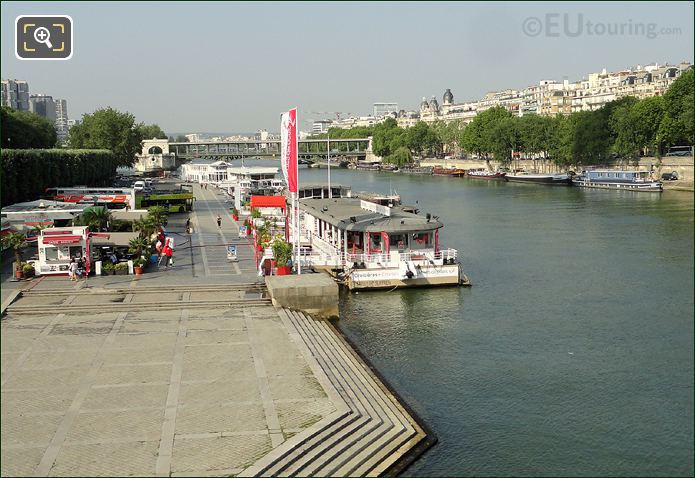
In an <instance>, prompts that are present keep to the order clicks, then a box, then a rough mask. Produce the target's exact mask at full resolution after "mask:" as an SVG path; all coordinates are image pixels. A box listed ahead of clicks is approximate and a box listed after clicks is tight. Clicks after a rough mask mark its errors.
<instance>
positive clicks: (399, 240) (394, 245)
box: [389, 234, 408, 252]
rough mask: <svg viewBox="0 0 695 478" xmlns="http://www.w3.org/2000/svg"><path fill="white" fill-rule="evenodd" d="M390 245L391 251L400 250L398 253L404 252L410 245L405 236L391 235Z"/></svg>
mask: <svg viewBox="0 0 695 478" xmlns="http://www.w3.org/2000/svg"><path fill="white" fill-rule="evenodd" d="M389 243H390V244H391V249H392V250H394V249H398V252H404V251H405V248H406V246H407V245H408V238H407V236H406V235H405V234H389Z"/></svg>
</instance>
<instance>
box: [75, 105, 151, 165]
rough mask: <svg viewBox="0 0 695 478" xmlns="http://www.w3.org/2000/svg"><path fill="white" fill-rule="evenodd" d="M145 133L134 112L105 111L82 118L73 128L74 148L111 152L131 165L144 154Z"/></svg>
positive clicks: (110, 109) (121, 163) (123, 162)
mask: <svg viewBox="0 0 695 478" xmlns="http://www.w3.org/2000/svg"><path fill="white" fill-rule="evenodd" d="M141 141H142V131H141V130H140V127H139V125H136V124H135V117H134V116H133V115H132V114H130V113H121V112H120V111H117V110H115V109H113V108H103V109H100V110H97V111H95V112H94V113H92V114H85V115H83V116H82V121H81V122H80V123H79V124H76V125H75V126H73V127H72V128H70V139H69V142H70V147H72V148H103V149H110V150H111V151H113V153H114V154H115V155H116V159H117V160H118V163H119V164H120V165H123V166H131V165H132V164H133V163H134V162H135V155H136V154H137V153H138V152H139V151H140V148H141V145H140V142H141Z"/></svg>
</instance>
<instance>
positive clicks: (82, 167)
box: [0, 149, 117, 205]
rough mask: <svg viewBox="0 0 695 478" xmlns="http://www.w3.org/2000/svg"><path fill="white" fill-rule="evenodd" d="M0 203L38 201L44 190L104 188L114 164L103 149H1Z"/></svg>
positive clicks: (113, 170) (112, 159)
mask: <svg viewBox="0 0 695 478" xmlns="http://www.w3.org/2000/svg"><path fill="white" fill-rule="evenodd" d="M0 156H1V157H2V204H3V205H9V204H14V203H18V202H24V201H33V200H35V199H38V198H39V196H40V195H41V193H42V192H43V191H44V190H45V189H46V188H48V187H57V186H64V187H65V186H76V185H80V184H83V185H87V186H105V185H108V184H110V182H111V181H112V180H113V178H114V176H115V175H116V166H117V161H116V158H115V156H114V154H113V153H112V152H111V151H109V150H106V149H3V150H2V151H1V152H0Z"/></svg>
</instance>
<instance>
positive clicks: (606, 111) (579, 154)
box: [572, 107, 611, 165]
mask: <svg viewBox="0 0 695 478" xmlns="http://www.w3.org/2000/svg"><path fill="white" fill-rule="evenodd" d="M573 116H576V124H575V131H574V138H573V142H572V157H573V160H574V162H573V164H576V165H579V164H600V163H602V162H603V161H605V160H606V159H607V158H608V153H609V150H610V145H611V134H610V130H609V128H608V118H609V117H610V108H606V107H604V108H600V109H598V110H596V111H580V112H578V113H576V114H575V115H573Z"/></svg>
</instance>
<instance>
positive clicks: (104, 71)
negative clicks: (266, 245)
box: [0, 1, 693, 133]
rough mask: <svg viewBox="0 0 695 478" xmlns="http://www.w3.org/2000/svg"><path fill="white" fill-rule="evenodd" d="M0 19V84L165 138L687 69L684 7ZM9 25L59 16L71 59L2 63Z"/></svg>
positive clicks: (233, 8)
mask: <svg viewBox="0 0 695 478" xmlns="http://www.w3.org/2000/svg"><path fill="white" fill-rule="evenodd" d="M1 9H2V54H1V58H0V59H1V60H2V67H1V73H2V78H17V79H23V80H27V81H28V82H29V88H30V92H31V93H44V94H50V95H52V96H53V97H54V98H65V99H67V100H68V112H69V115H70V117H71V118H76V117H79V116H81V115H82V114H83V113H87V112H91V111H93V110H95V109H97V108H100V107H104V106H112V107H114V108H117V109H120V110H125V111H129V112H131V113H133V114H134V115H135V116H136V118H137V119H138V121H144V122H146V123H158V124H159V125H160V126H161V127H162V128H163V129H164V130H165V131H167V132H169V133H173V132H193V131H217V132H252V131H255V130H257V129H260V128H266V129H268V130H271V131H277V130H278V129H279V114H280V112H282V111H283V110H286V109H287V108H289V107H292V106H297V107H299V115H300V119H301V120H302V123H303V124H302V125H301V126H302V129H307V128H308V127H309V126H310V120H313V119H319V118H321V117H324V116H325V115H319V114H315V113H313V112H327V111H342V112H350V113H354V114H363V115H364V114H368V113H370V112H371V110H372V103H373V102H377V101H395V102H398V104H399V106H400V107H401V108H406V109H412V108H416V107H417V106H418V104H419V102H420V100H421V99H422V97H423V96H427V97H428V98H429V97H431V96H432V95H436V96H437V99H438V101H439V102H440V103H441V101H442V100H441V97H442V94H443V92H444V90H445V89H446V88H451V91H452V92H453V93H454V99H455V100H456V101H463V100H467V99H469V100H472V99H478V98H480V97H481V96H482V95H483V94H485V93H486V92H487V91H493V90H498V89H504V88H523V87H524V86H526V85H529V84H534V83H537V82H538V81H539V80H541V79H557V80H562V79H564V78H567V79H569V80H570V81H574V80H578V79H580V78H581V77H583V76H586V74H588V73H590V72H595V71H600V70H601V69H602V68H606V69H608V70H609V71H610V70H617V69H621V68H625V67H630V66H633V65H637V64H645V63H650V62H659V63H663V62H669V63H678V62H680V61H683V60H687V61H690V62H693V4H692V2H678V3H676V2H671V3H669V2H653V3H647V2H629V3H607V2H602V3H599V2H591V3H579V2H578V3H560V2H552V3H551V2H548V3H486V4H483V3H466V4H457V3H439V4H438V3H314V2H312V3H295V2H287V3H253V4H245V3H222V2H208V3H206V2H195V3H193V2H191V3H187V2H157V3H155V2H153V3H147V2H138V3H135V2H132V3H131V2H119V3H102V2H98V3H97V2H95V3H90V2H65V3H61V2H51V3H42V2H4V1H3V2H2V7H1ZM23 14H68V15H70V16H72V18H73V22H74V55H73V57H72V59H71V60H68V61H20V60H17V59H16V58H15V55H14V38H13V35H14V21H15V17H16V16H17V15H23ZM556 14H557V15H556ZM547 15H549V16H547ZM565 15H566V18H567V22H568V28H567V29H565V28H564V27H563V23H564V19H565ZM530 17H533V18H530ZM537 20H540V22H541V23H538V21H537ZM578 23H581V25H582V29H581V31H580V30H578V27H577V24H578ZM621 24H622V25H623V27H622V29H623V33H622V34H620V33H619V31H618V32H617V33H616V30H615V29H616V28H620V25H621ZM539 26H540V30H539V28H538V27H539ZM524 28H526V30H527V31H528V32H530V33H531V35H529V34H526V33H525V32H524ZM663 29H667V30H663ZM672 29H676V30H677V31H676V32H675V33H674V32H673V30H672ZM649 31H652V32H655V33H656V35H648V34H647V33H648V32H649ZM539 32H540V33H539ZM547 34H549V35H547ZM532 35H535V36H532ZM550 35H552V36H550ZM650 36H651V37H652V38H650Z"/></svg>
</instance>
